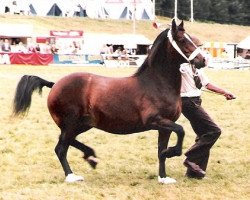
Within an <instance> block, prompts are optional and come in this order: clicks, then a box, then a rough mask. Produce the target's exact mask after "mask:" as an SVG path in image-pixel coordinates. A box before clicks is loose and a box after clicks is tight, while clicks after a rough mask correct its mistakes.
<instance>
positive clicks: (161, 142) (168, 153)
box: [157, 120, 185, 184]
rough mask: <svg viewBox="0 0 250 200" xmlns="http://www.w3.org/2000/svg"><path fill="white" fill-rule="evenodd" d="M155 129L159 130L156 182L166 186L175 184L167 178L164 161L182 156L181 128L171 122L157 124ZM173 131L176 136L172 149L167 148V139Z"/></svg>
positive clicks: (182, 135) (182, 134)
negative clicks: (157, 174)
mask: <svg viewBox="0 0 250 200" xmlns="http://www.w3.org/2000/svg"><path fill="white" fill-rule="evenodd" d="M157 128H158V130H159V137H158V158H159V176H158V181H159V182H160V183H164V184H168V183H175V182H176V180H175V179H173V178H170V177H167V174H166V168H165V161H166V158H170V157H173V156H180V155H181V154H182V143H183V138H184V134H185V133H184V130H183V128H182V126H180V125H178V124H176V123H174V122H172V121H168V120H167V121H165V120H164V121H161V122H160V123H157ZM172 131H174V132H175V133H176V134H177V143H176V145H175V146H173V147H168V142H169V138H170V135H171V132H172Z"/></svg>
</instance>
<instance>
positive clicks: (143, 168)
mask: <svg viewBox="0 0 250 200" xmlns="http://www.w3.org/2000/svg"><path fill="white" fill-rule="evenodd" d="M135 70H136V69H135V68H117V69H107V68H102V67H50V66H15V65H12V66H0V91H1V92H0V110H1V112H0V127H1V128H0V153H1V158H0V171H1V178H0V199H4V200H12V199H25V200H26V199H27V200H28V199H29V200H33V199H34V200H37V199H41V200H45V199H53V200H54V199H56V200H65V199H69V200H71V199H76V200H79V199H83V200H95V199H97V200H99V199H100V200H103V199H105V200H111V199H112V200H113V199H115V200H130V199H131V200H163V199H170V200H189V199H195V200H204V199H216V200H217V199H221V200H225V199H226V200H231V199H242V200H243V199H244V200H245V199H249V197H250V196H249V187H250V184H249V179H250V177H249V170H250V165H249V164H250V163H249V161H250V160H249V150H250V145H249V144H250V136H249V131H250V123H249V113H250V108H249V102H250V96H249V95H248V94H249V93H250V88H249V79H250V71H249V70H244V71H240V70H228V71H227V70H220V71H217V70H212V69H206V72H207V75H208V76H209V78H210V80H211V81H212V82H214V83H215V84H217V85H220V86H222V87H224V88H226V89H228V90H230V91H231V92H233V93H234V94H235V95H236V96H237V99H236V100H234V101H226V100H225V99H224V97H223V96H218V95H214V94H211V93H205V92H204V94H203V106H204V108H205V109H206V110H207V111H208V112H209V114H210V115H211V116H212V117H213V118H214V120H215V121H216V122H217V124H218V125H219V126H220V127H221V128H222V130H223V133H222V135H221V137H220V139H219V140H218V142H217V143H216V144H215V145H214V147H213V148H212V151H211V159H210V161H209V166H208V171H207V177H208V179H205V180H202V181H198V180H189V179H187V178H185V177H184V173H185V167H184V166H183V165H182V162H183V160H184V158H185V157H184V156H181V157H176V158H172V159H170V160H168V161H167V163H166V164H167V173H168V174H169V175H170V176H171V177H174V178H176V179H177V181H178V182H177V183H176V184H173V185H161V184H158V182H157V171H158V160H157V132H156V131H148V132H144V133H138V134H133V135H128V136H118V135H112V134H107V133H105V132H103V131H100V130H97V129H92V130H90V131H88V132H87V133H85V134H81V135H80V136H79V137H78V139H79V140H80V141H83V142H84V143H85V144H87V145H89V146H91V147H93V148H94V149H95V151H96V153H97V156H98V157H99V159H100V163H99V165H98V166H97V169H96V170H93V169H91V168H90V166H89V165H88V164H87V163H86V162H85V161H83V159H82V158H81V156H82V154H81V152H79V151H78V150H76V149H73V148H70V149H69V154H68V160H69V162H70V165H71V167H72V169H73V170H74V172H75V173H76V174H79V175H83V176H84V177H85V181H83V182H80V183H75V184H67V183H64V173H63V170H62V168H61V166H60V164H59V161H58V159H57V157H56V155H55V153H54V147H55V145H56V143H57V141H58V136H59V129H58V128H57V127H56V125H55V124H54V122H53V121H52V119H51V118H50V115H49V113H48V110H47V107H46V101H47V95H48V92H49V89H48V88H44V89H43V94H42V97H40V96H39V95H38V94H34V95H33V101H32V106H31V109H30V111H29V114H28V115H27V116H26V117H25V118H12V117H11V109H12V100H13V96H14V92H15V87H16V84H17V82H18V81H19V79H20V77H21V76H22V75H24V74H32V75H38V76H40V77H43V78H45V79H47V80H50V81H57V80H59V79H60V78H61V77H63V76H64V75H66V74H69V73H72V72H76V71H86V72H93V73H97V74H102V75H107V76H127V75H130V74H132V73H133V72H134V71H135ZM178 122H179V123H180V124H182V125H183V126H184V128H185V130H186V136H185V140H184V151H186V150H187V149H188V148H189V147H190V146H191V145H192V144H193V141H194V139H195V136H194V133H193V131H192V129H191V127H190V125H189V123H188V121H187V120H186V119H185V118H184V117H183V116H181V118H180V119H179V120H178ZM175 140H176V137H175V136H174V134H173V137H172V138H171V141H170V142H171V144H174V142H175Z"/></svg>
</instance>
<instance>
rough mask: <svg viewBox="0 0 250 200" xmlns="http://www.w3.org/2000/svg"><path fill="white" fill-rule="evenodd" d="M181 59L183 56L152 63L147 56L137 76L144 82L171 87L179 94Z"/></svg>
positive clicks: (164, 87)
mask: <svg viewBox="0 0 250 200" xmlns="http://www.w3.org/2000/svg"><path fill="white" fill-rule="evenodd" d="M180 60H181V58H180V59H163V60H162V61H161V62H160V63H157V62H154V63H151V64H150V61H149V60H148V58H147V59H146V60H145V62H144V63H143V65H142V66H141V69H139V70H138V72H137V73H136V74H135V76H137V77H138V79H140V80H141V81H142V82H143V83H144V84H157V85H159V84H160V85H162V89H163V90H165V89H169V90H171V91H172V92H173V93H176V94H178V95H179V94H180V88H181V73H180V71H179V68H180V64H181V62H180Z"/></svg>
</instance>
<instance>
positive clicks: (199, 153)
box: [180, 37, 235, 179]
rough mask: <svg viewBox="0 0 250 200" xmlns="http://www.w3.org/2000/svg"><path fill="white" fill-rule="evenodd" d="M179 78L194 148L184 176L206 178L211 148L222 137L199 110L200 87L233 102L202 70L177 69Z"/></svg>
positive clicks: (197, 42)
mask: <svg viewBox="0 0 250 200" xmlns="http://www.w3.org/2000/svg"><path fill="white" fill-rule="evenodd" d="M192 40H193V41H194V42H195V44H197V46H201V45H200V41H199V40H198V39H196V38H193V37H192ZM180 71H181V74H182V86H181V97H182V114H183V115H184V116H185V117H186V118H187V119H188V120H189V122H190V124H191V126H192V128H193V130H194V132H195V134H196V135H197V137H196V140H195V144H194V145H193V146H192V147H191V148H190V149H189V150H188V151H187V152H186V153H185V155H186V157H187V158H186V160H185V161H184V165H185V166H186V167H187V172H186V176H187V177H189V178H196V179H202V178H204V177H205V175H206V169H207V164H208V159H209V153H210V149H211V147H212V146H213V145H214V143H215V142H216V140H217V139H218V138H219V136H220V134H221V129H220V128H219V127H218V126H217V125H216V124H215V122H214V121H213V120H212V119H211V117H210V116H209V115H208V114H207V112H206V111H205V110H204V109H203V108H202V106H201V102H202V100H201V98H200V96H201V87H202V86H203V87H205V88H206V89H208V90H210V91H213V92H215V93H217V94H221V95H224V96H225V98H226V99H227V100H232V99H235V96H234V95H233V94H232V93H230V92H228V91H226V90H224V89H222V88H219V87H217V86H215V85H214V84H212V83H210V82H209V80H208V78H207V77H206V76H205V74H204V73H203V71H202V69H200V70H199V69H196V70H195V69H192V68H191V67H190V65H189V63H184V64H182V65H181V67H180Z"/></svg>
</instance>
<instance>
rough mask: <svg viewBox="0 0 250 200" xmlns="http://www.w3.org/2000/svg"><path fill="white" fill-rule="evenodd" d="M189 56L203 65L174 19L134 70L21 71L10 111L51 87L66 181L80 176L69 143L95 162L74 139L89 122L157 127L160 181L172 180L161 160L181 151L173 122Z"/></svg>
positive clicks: (116, 130) (116, 129)
mask: <svg viewBox="0 0 250 200" xmlns="http://www.w3.org/2000/svg"><path fill="white" fill-rule="evenodd" d="M187 61H188V62H190V63H192V65H193V66H195V67H196V68H201V67H204V66H205V59H204V57H203V56H202V54H201V52H200V51H199V49H198V48H197V47H196V46H195V45H194V43H193V42H192V39H191V38H190V37H189V36H188V35H187V34H186V33H185V29H184V23H183V21H182V22H181V23H180V24H179V25H177V24H176V22H175V20H173V21H172V27H171V29H166V30H164V31H162V32H161V33H160V34H159V35H158V36H157V38H156V39H155V41H154V43H153V45H152V48H151V51H150V53H149V55H148V56H147V58H146V59H145V61H144V63H143V64H142V66H141V67H139V68H138V70H137V71H136V72H135V73H134V74H133V75H131V76H129V77H121V78H113V77H104V76H98V75H95V74H92V73H73V74H69V75H67V76H65V77H63V78H61V79H60V80H59V81H57V82H56V83H54V82H49V81H47V80H44V79H42V78H40V77H37V76H33V75H24V76H23V77H22V78H21V80H20V81H19V83H18V85H17V88H16V93H15V97H14V102H13V113H14V114H15V115H17V116H18V115H20V114H25V113H27V112H28V109H29V107H30V105H31V97H32V93H33V91H35V90H39V92H41V91H42V88H43V87H44V86H46V87H49V88H51V91H50V93H49V95H48V99H47V106H48V110H49V112H50V115H51V117H52V118H53V120H54V121H55V123H56V124H57V126H58V127H59V128H60V130H61V134H60V137H59V141H58V143H57V145H56V147H55V152H56V155H57V157H58V159H59V161H60V163H61V165H62V168H63V170H64V173H65V176H66V179H65V181H66V182H75V181H80V180H83V177H82V176H78V175H75V174H74V173H73V172H72V170H71V168H70V166H69V163H68V161H67V151H68V148H69V146H72V147H75V148H77V149H79V150H80V151H82V152H83V153H84V159H85V160H86V161H87V162H88V163H89V164H90V166H91V167H93V168H95V167H96V165H97V159H96V154H95V151H94V150H93V149H92V148H91V147H89V146H87V145H85V144H83V143H81V142H79V141H78V140H76V136H77V135H79V134H81V133H83V132H85V131H87V130H89V129H91V128H93V127H94V128H98V129H101V130H104V131H106V132H109V133H113V134H132V133H137V132H143V131H148V130H158V132H159V137H158V159H159V176H158V181H159V182H161V183H171V182H175V180H174V179H172V178H170V177H167V174H166V170H165V160H166V158H171V157H173V156H180V155H181V154H182V143H183V138H184V129H183V127H182V126H181V125H179V124H176V123H175V121H176V120H177V119H178V118H179V116H180V113H181V98H180V87H181V74H180V71H179V67H180V65H181V64H182V63H184V62H187ZM190 66H191V65H190ZM172 131H173V132H175V133H176V134H177V142H176V145H175V146H173V147H169V148H167V143H168V140H169V136H170V133H171V132H172Z"/></svg>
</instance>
